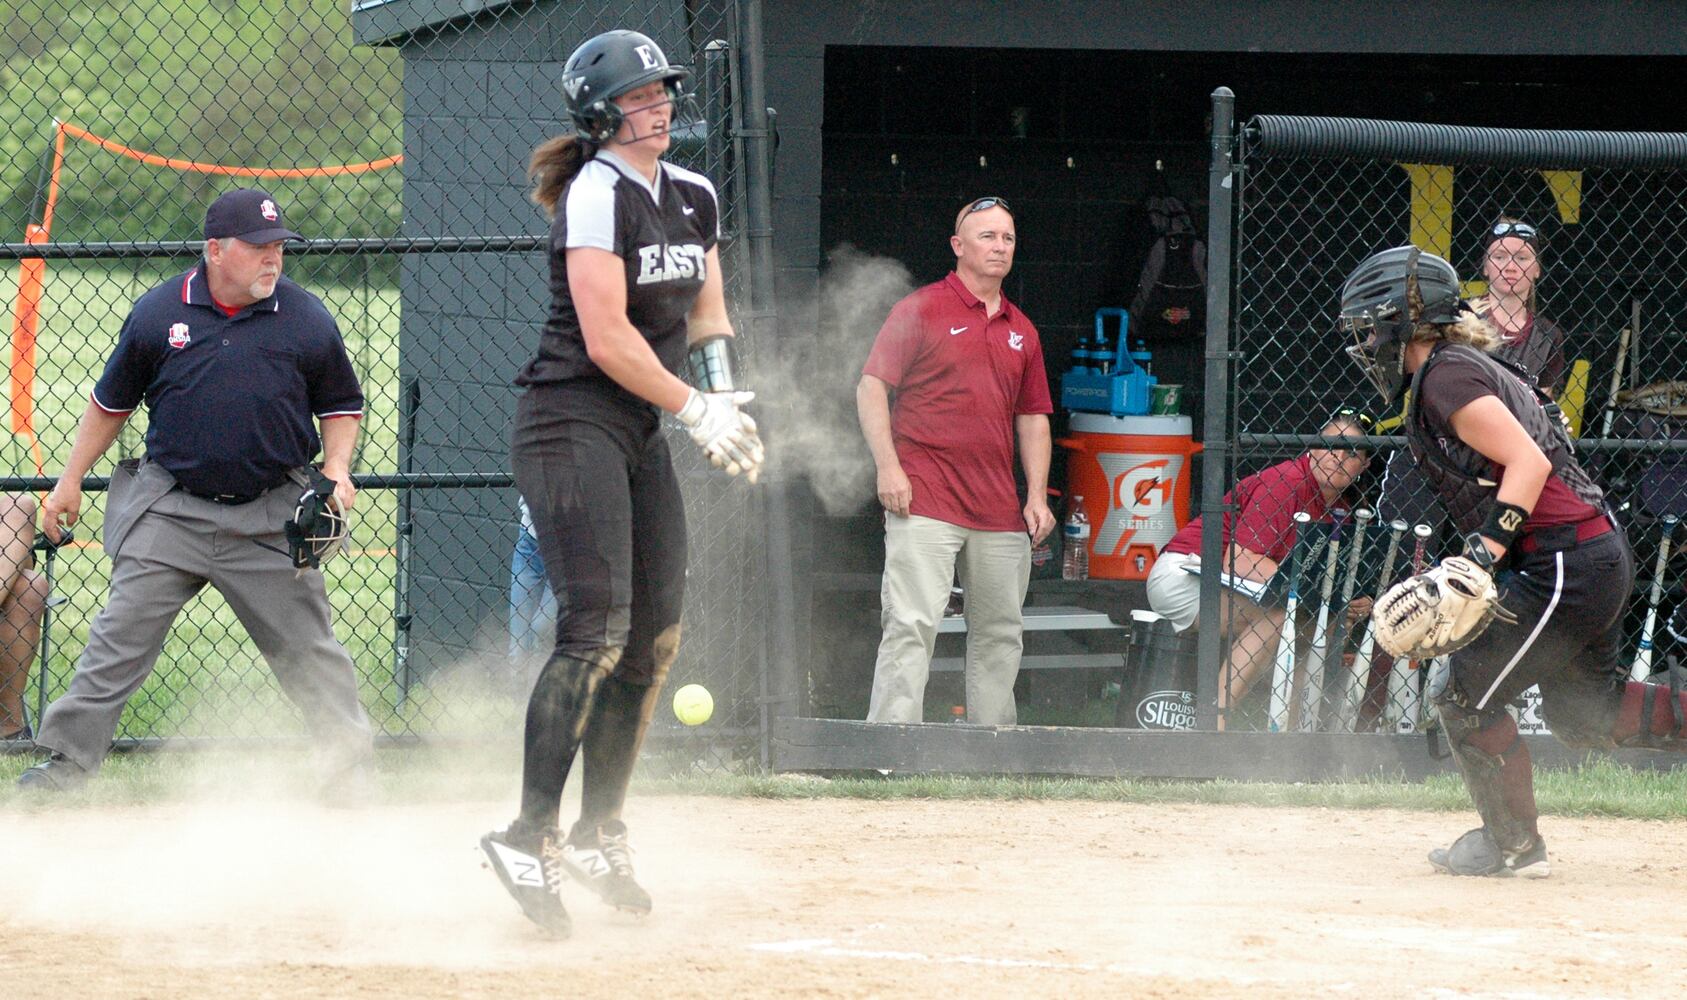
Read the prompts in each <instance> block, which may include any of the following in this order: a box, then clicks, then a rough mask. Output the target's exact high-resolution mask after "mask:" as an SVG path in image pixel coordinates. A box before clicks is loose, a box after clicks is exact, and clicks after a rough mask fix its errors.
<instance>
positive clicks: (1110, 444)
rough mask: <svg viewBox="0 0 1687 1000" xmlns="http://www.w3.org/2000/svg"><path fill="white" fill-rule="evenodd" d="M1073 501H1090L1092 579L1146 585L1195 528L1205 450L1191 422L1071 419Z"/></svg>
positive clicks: (1068, 444)
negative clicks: (1163, 554) (1165, 554)
mask: <svg viewBox="0 0 1687 1000" xmlns="http://www.w3.org/2000/svg"><path fill="white" fill-rule="evenodd" d="M1071 417H1072V421H1071V428H1070V429H1071V436H1070V437H1065V438H1062V439H1061V440H1060V441H1059V442H1057V443H1058V444H1059V445H1060V446H1061V447H1062V448H1066V449H1068V450H1070V451H1071V452H1072V456H1071V459H1070V460H1069V461H1068V462H1067V463H1066V492H1067V495H1068V496H1070V495H1073V494H1077V495H1080V496H1082V497H1083V498H1084V512H1085V513H1086V514H1088V515H1089V519H1090V524H1091V525H1093V527H1092V528H1091V529H1090V576H1092V577H1096V578H1098V579H1103V580H1145V579H1147V578H1148V571H1149V569H1151V568H1152V567H1153V566H1154V556H1155V555H1156V554H1157V553H1158V552H1159V551H1160V549H1161V548H1162V547H1163V546H1164V545H1165V544H1166V543H1167V542H1169V541H1171V539H1172V536H1173V535H1175V534H1177V529H1179V528H1181V527H1183V526H1184V525H1185V524H1187V523H1189V459H1190V458H1191V457H1192V456H1194V455H1195V454H1197V453H1199V452H1200V450H1201V446H1200V445H1198V444H1196V443H1195V442H1194V441H1193V440H1192V437H1191V434H1190V421H1189V418H1188V417H1185V416H1177V415H1163V416H1162V415H1156V416H1144V417H1115V416H1110V415H1108V414H1105V413H1078V412H1073V413H1072V414H1071Z"/></svg>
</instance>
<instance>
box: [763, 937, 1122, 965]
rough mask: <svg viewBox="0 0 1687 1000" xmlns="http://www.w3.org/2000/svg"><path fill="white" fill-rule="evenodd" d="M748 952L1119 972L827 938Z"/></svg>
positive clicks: (772, 943)
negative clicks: (886, 948) (895, 948)
mask: <svg viewBox="0 0 1687 1000" xmlns="http://www.w3.org/2000/svg"><path fill="white" fill-rule="evenodd" d="M750 950H751V951H774V952H780V953H782V954H787V955H790V954H806V955H825V956H827V957H830V958H871V959H877V960H880V961H889V962H925V963H930V964H933V965H982V966H987V967H990V968H998V969H1061V970H1067V971H1074V972H1097V971H1101V970H1103V969H1104V968H1105V969H1106V970H1108V971H1123V970H1119V969H1115V968H1114V967H1113V966H1105V967H1104V966H1100V965H1092V964H1090V963H1087V962H1076V963H1074V962H1047V961H1043V960H1041V959H1035V958H986V957H984V956H982V955H928V954H926V953H925V952H922V951H880V950H876V949H871V948H845V947H841V946H839V945H835V944H833V943H832V939H831V938H798V939H796V940H792V941H770V942H766V943H763V944H753V945H750Z"/></svg>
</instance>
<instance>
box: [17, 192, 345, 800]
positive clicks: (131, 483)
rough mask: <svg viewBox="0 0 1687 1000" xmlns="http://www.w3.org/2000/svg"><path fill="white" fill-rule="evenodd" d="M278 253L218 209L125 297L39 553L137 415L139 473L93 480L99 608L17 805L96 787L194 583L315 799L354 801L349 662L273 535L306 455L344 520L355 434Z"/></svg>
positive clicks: (326, 328) (326, 613)
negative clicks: (164, 271) (195, 249)
mask: <svg viewBox="0 0 1687 1000" xmlns="http://www.w3.org/2000/svg"><path fill="white" fill-rule="evenodd" d="M297 239H302V237H300V236H299V235H298V234H297V233H294V232H292V231H291V230H289V229H288V228H287V227H286V225H285V224H284V223H283V221H282V218H281V210H280V208H279V207H278V206H277V205H276V202H275V199H273V198H271V197H270V196H269V195H268V194H266V193H265V192H263V191H257V190H251V189H240V190H235V191H230V192H228V193H227V194H224V195H223V196H221V197H220V198H218V199H217V200H216V201H214V202H213V203H212V204H211V207H210V208H209V209H208V210H207V211H206V213H205V254H204V256H203V257H202V258H201V259H200V261H199V263H198V264H197V265H196V266H195V267H194V268H193V269H192V270H190V271H188V272H187V273H186V274H182V275H177V276H176V277H173V278H171V279H169V280H167V281H165V282H164V283H163V284H161V285H159V286H157V287H156V288H154V289H152V290H151V291H149V292H147V293H146V294H145V295H143V296H141V298H140V299H139V300H138V301H136V303H135V305H134V308H133V309H132V310H131V311H130V313H129V317H128V319H127V320H125V321H124V323H123V328H122V330H121V331H120V332H119V333H118V336H117V347H116V349H115V350H114V351H113V352H112V354H111V357H110V358H108V359H107V361H106V366H105V372H104V374H102V375H101V376H100V380H99V382H98V384H97V385H95V387H94V391H93V398H92V400H91V402H90V403H89V406H88V408H87V410H86V411H85V412H84V413H83V415H82V423H81V425H80V426H79V427H78V428H77V431H76V440H75V443H74V444H73V445H72V446H71V451H70V458H69V459H68V460H67V461H66V462H65V468H64V472H63V474H62V475H60V477H59V480H58V483H57V485H55V486H54V487H53V491H52V493H50V494H49V495H48V497H47V502H46V505H45V507H44V517H43V518H42V520H43V528H44V529H45V531H46V533H47V536H48V537H49V538H51V539H52V540H53V541H55V542H56V541H57V540H58V539H59V537H60V534H61V532H62V531H63V530H64V529H65V528H68V527H69V526H70V525H73V524H75V523H76V519H77V515H78V512H79V511H80V509H81V506H82V478H83V477H84V476H85V475H87V474H88V471H89V470H90V469H91V468H92V467H93V464H94V462H95V461H96V460H97V459H98V458H99V457H100V456H101V455H102V454H104V453H105V450H106V449H107V448H109V447H111V443H112V442H113V441H115V440H116V439H117V434H118V431H119V430H121V429H122V427H123V424H124V422H125V421H126V420H128V419H129V415H130V414H131V413H133V412H134V411H135V408H136V407H137V406H139V405H140V404H141V403H142V402H143V401H144V402H145V403H146V405H147V408H148V413H149V416H150V422H149V425H148V427H147V433H146V456H145V457H144V458H142V459H140V460H139V461H138V462H136V461H133V460H126V461H123V462H120V463H118V465H117V467H116V468H115V469H114V470H113V474H112V480H111V495H110V498H109V500H108V502H107V507H106V519H105V549H106V552H107V553H108V554H109V555H110V556H111V592H110V594H109V596H108V598H107V600H106V606H105V609H104V610H103V611H101V612H100V614H99V616H98V617H97V618H95V619H94V623H93V626H92V627H91V628H90V630H89V634H88V645H87V647H86V648H85V649H84V650H83V652H82V657H81V659H80V660H78V661H77V664H76V675H75V677H73V678H72V679H71V682H70V689H69V690H68V691H66V692H65V694H64V696H63V697H61V698H59V699H58V700H57V701H56V702H54V703H53V704H52V706H51V707H49V708H48V709H47V712H46V714H45V716H44V717H43V720H42V724H41V733H40V735H39V737H38V738H37V739H36V743H37V745H38V746H40V747H41V748H43V749H45V750H47V751H49V752H50V755H49V756H48V757H47V759H46V760H44V761H43V762H41V763H39V764H37V765H35V766H34V767H32V768H30V769H29V770H27V771H25V772H24V773H23V774H22V775H21V776H20V777H19V778H18V787H19V788H23V789H28V790H31V791H39V792H56V791H66V790H69V789H73V788H76V787H78V786H80V785H81V784H82V783H83V782H85V781H86V780H87V779H88V777H89V776H90V775H92V774H93V773H94V772H95V771H97V770H98V769H99V766H100V762H101V760H103V759H104V757H105V755H106V752H107V750H108V749H109V748H110V745H111V739H112V736H113V735H114V734H115V733H116V731H117V720H118V716H119V715H121V714H122V712H123V706H124V704H125V703H126V702H127V701H128V700H129V697H130V696H131V695H133V694H134V693H135V691H136V690H137V689H138V688H139V687H140V685H141V683H142V682H143V681H144V680H146V678H147V675H148V674H150V673H151V672H152V666H153V664H154V663H155V662H156V661H157V659H158V654H159V651H160V650H161V649H162V648H163V644H164V638H165V635H166V633H167V632H168V631H169V629H170V625H171V623H172V622H174V621H175V618H176V615H177V613H178V612H180V611H181V609H182V607H183V605H185V604H186V603H187V602H188V600H189V599H190V598H192V597H193V596H194V595H195V594H197V593H199V591H200V590H201V589H202V588H203V587H204V586H205V585H206V584H207V583H209V584H210V585H211V586H213V587H215V588H216V589H217V591H218V592H219V593H221V594H222V595H223V597H224V598H225V599H226V600H227V601H228V603H229V606H230V607H231V608H233V609H234V612H235V614H236V615H237V616H239V618H240V621H241V624H243V625H245V626H246V630H247V632H248V633H250V634H251V636H252V641H253V642H254V643H255V644H256V645H257V647H258V650H259V651H260V652H261V653H263V655H264V659H265V660H266V661H268V663H269V666H270V669H271V670H272V671H274V673H275V676H276V679H277V680H278V681H279V682H280V684H281V688H282V690H283V691H284V692H285V693H286V694H287V696H288V697H289V698H291V699H292V700H293V702H294V703H295V704H296V705H298V706H299V709H300V710H301V712H302V713H303V715H304V718H305V722H306V723H307V724H308V725H309V727H310V729H311V732H312V735H313V736H314V737H315V738H316V741H317V744H318V746H319V748H320V750H321V752H322V756H323V759H324V761H325V763H326V765H327V772H326V775H325V777H326V779H327V783H326V785H325V786H324V789H323V794H324V797H325V799H327V800H329V801H336V802H339V801H343V802H346V803H351V802H354V801H355V800H356V798H357V797H358V796H359V795H361V794H362V793H363V792H364V791H365V789H366V787H367V785H368V782H369V775H370V772H369V765H370V757H371V749H370V736H369V720H368V716H367V715H365V714H364V711H363V706H362V704H361V703H360V702H359V701H358V698H357V678H356V674H355V671H354V668H353V665H352V661H351V657H350V656H348V655H347V654H346V651H345V648H344V647H343V646H341V645H340V643H339V642H338V641H337V640H336V639H335V638H334V633H333V630H332V627H331V625H330V622H329V618H330V608H329V605H328V595H327V591H326V589H325V588H324V586H323V580H322V573H321V571H320V570H317V569H307V570H305V571H303V572H301V573H298V574H295V570H294V566H293V562H292V560H291V558H290V557H289V554H288V545H287V541H286V539H285V537H284V535H283V530H282V526H283V524H285V523H286V522H287V521H288V519H289V518H290V517H291V515H292V513H293V509H294V505H295V503H296V502H297V501H298V499H299V496H300V494H301V492H302V491H303V490H304V489H305V488H306V487H307V486H309V484H310V477H309V472H310V470H309V468H308V467H307V463H308V462H309V461H310V460H311V459H312V458H313V457H314V456H315V455H316V453H317V451H318V449H319V448H320V450H321V451H322V454H323V463H322V472H323V474H324V475H325V476H327V477H328V478H329V479H332V480H333V481H334V484H335V488H334V500H333V501H331V502H333V503H337V505H338V507H339V509H340V510H341V511H342V512H344V511H346V510H348V509H349V508H350V507H351V505H352V502H353V500H354V499H355V497H356V491H355V490H354V489H353V487H352V482H351V474H350V461H351V454H352V445H353V443H354V442H355V441H356V440H357V428H358V420H359V418H361V417H362V415H363V392H362V389H361V388H360V387H359V385H358V381H357V375H356V373H355V372H353V370H352V366H351V360H350V359H349V358H348V357H347V356H346V350H345V344H344V342H343V341H342V340H341V339H340V331H339V327H338V326H337V325H336V324H335V322H334V318H333V317H332V316H331V315H329V313H328V310H327V309H326V308H325V307H324V306H323V304H322V302H321V301H320V300H318V299H317V298H316V296H314V295H312V294H310V293H309V292H306V291H305V290H304V289H302V288H300V287H299V286H298V285H296V284H294V283H293V282H291V281H289V280H287V279H286V278H283V277H282V276H281V267H282V244H284V243H285V242H286V241H287V240H297ZM313 416H314V417H315V420H316V423H317V424H318V425H319V426H320V427H321V437H320V439H319V438H318V436H317V429H316V427H314V426H312V419H311V418H312V417H313Z"/></svg>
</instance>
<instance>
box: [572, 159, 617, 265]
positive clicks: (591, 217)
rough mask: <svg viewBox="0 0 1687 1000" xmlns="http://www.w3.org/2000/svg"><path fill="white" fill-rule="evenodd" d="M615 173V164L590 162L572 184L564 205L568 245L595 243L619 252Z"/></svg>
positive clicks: (600, 248)
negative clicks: (616, 247)
mask: <svg viewBox="0 0 1687 1000" xmlns="http://www.w3.org/2000/svg"><path fill="white" fill-rule="evenodd" d="M604 174H608V175H610V176H609V177H605V176H603V175H604ZM614 177H615V170H614V168H613V167H606V166H604V165H603V164H599V163H587V164H586V165H585V166H584V167H583V168H581V170H580V175H579V176H578V177H576V178H574V183H573V184H570V185H569V186H568V201H567V202H566V204H565V205H564V207H563V214H564V217H565V219H566V220H567V223H566V226H567V228H566V235H565V242H564V248H565V249H573V248H574V247H595V248H597V249H599V250H608V251H609V252H610V253H615V181H614Z"/></svg>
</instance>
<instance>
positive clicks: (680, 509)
mask: <svg viewBox="0 0 1687 1000" xmlns="http://www.w3.org/2000/svg"><path fill="white" fill-rule="evenodd" d="M511 459H512V464H513V466H514V470H515V480H516V487H517V489H519V490H520V491H521V495H522V497H523V498H524V499H526V501H527V505H528V508H529V509H530V510H531V511H532V513H533V524H534V528H535V530H536V534H537V536H538V540H539V551H540V554H541V555H542V556H543V557H544V560H545V572H546V575H547V576H548V577H549V579H550V583H551V589H552V591H553V592H554V593H555V594H556V598H557V624H556V648H555V649H554V650H553V652H552V653H551V656H550V658H549V659H548V660H547V661H546V663H545V667H544V669H543V670H541V672H540V674H539V678H538V680H537V681H536V682H535V684H534V688H533V693H532V695H531V696H530V698H529V699H528V708H527V723H526V734H525V756H524V762H523V768H522V813H521V820H520V822H522V823H523V824H526V825H528V826H530V827H536V826H554V825H556V818H557V813H558V811H559V806H560V800H561V796H562V789H563V786H564V785H565V784H566V782H567V778H568V771H569V768H570V766H571V764H572V762H573V759H574V756H575V754H576V752H577V751H578V750H579V749H580V747H581V744H582V742H584V743H585V750H586V753H585V757H586V787H585V789H584V794H583V809H582V813H583V815H582V820H583V821H588V820H591V821H600V820H604V819H613V818H616V817H617V816H618V815H619V812H620V806H621V802H622V800H623V799H624V798H625V794H626V784H627V781H628V779H629V778H630V776H631V773H632V766H633V762H634V760H635V759H636V758H637V755H638V749H639V745H640V744H641V743H642V742H643V735H644V732H645V729H646V728H647V727H648V725H649V721H650V715H651V711H652V706H653V704H654V699H655V696H656V693H657V691H659V690H660V687H661V684H662V681H663V680H664V679H665V677H666V675H667V672H668V668H669V666H671V665H672V663H673V659H674V656H675V655H676V654H677V651H678V646H679V622H680V613H681V607H682V605H683V603H684V597H685V564H686V530H685V507H684V501H683V499H682V497H681V495H680V490H679V481H678V479H677V477H676V476H675V475H674V470H673V462H672V459H671V457H670V455H669V451H668V445H667V441H666V440H665V438H664V437H663V435H662V430H661V426H660V422H659V419H658V416H657V414H656V413H655V411H653V410H651V409H650V408H649V407H643V406H640V407H637V408H634V407H631V406H626V405H618V404H616V403H614V402H610V401H607V400H604V399H603V398H602V397H601V396H583V395H582V394H580V393H577V392H572V391H571V390H570V388H569V387H568V386H566V385H539V386H534V387H532V388H531V389H529V390H528V391H527V392H526V393H525V394H523V396H522V397H521V400H520V402H519V403H518V404H517V406H516V420H515V431H514V439H513V442H512V449H511ZM600 688H604V690H603V691H601V692H600V690H599V689H600ZM594 706H595V710H594Z"/></svg>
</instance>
